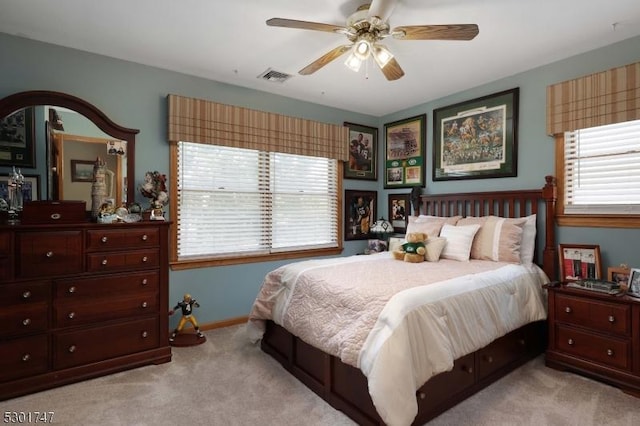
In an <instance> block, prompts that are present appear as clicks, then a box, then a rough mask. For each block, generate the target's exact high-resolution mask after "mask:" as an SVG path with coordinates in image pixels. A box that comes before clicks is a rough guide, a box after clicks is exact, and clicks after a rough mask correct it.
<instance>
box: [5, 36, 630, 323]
mask: <svg viewBox="0 0 640 426" xmlns="http://www.w3.org/2000/svg"><path fill="white" fill-rule="evenodd" d="M637 46H640V38H635V39H631V40H627V41H625V42H622V43H618V44H616V45H613V46H609V47H606V48H604V49H600V50H597V51H594V52H590V53H587V54H584V55H579V56H576V57H573V58H570V59H568V60H565V61H561V62H558V63H555V64H551V65H548V66H544V67H541V68H537V69H535V70H531V71H528V72H525V73H522V74H518V75H516V76H512V77H509V78H506V79H503V80H500V81H497V82H494V83H491V84H488V85H485V86H482V87H478V88H475V89H472V90H468V91H465V92H462V93H457V94H453V95H451V96H448V97H446V98H443V99H439V100H437V101H435V102H429V103H426V104H423V105H419V106H416V107H413V108H410V109H408V110H405V111H400V112H397V113H394V114H392V115H388V116H385V117H372V116H367V115H362V114H358V113H355V112H351V111H344V110H338V109H334V108H328V107H324V106H320V105H316V104H312V103H307V102H302V101H298V100H292V99H289V98H285V97H281V96H276V95H272V94H268V93H263V92H259V91H255V90H251V89H245V88H241V87H236V86H231V85H228V84H223V83H218V82H215V81H210V80H205V79H202V78H197V77H191V76H188V75H184V74H179V73H175V72H171V71H166V70H160V69H157V68H152V67H147V66H143V65H138V64H134V63H130V62H124V61H119V60H114V59H110V58H106V57H103V56H98V55H93V54H89V53H85V52H80V51H76V50H71V49H66V48H62V47H57V46H52V45H48V44H44V43H39V42H34V41H30V40H26V39H22V38H17V37H13V36H9V35H5V34H0V97H4V96H6V95H9V94H12V93H15V92H19V91H24V90H55V91H60V92H66V93H69V94H72V95H74V96H77V97H80V98H83V99H85V100H87V101H88V102H90V103H92V104H94V105H95V106H96V107H98V108H100V109H102V110H103V111H104V112H105V113H106V114H107V115H108V116H109V117H110V118H111V119H112V120H113V121H115V122H116V123H118V124H120V125H122V126H124V127H131V128H137V129H140V133H139V135H138V138H137V139H136V182H140V181H142V178H143V176H144V172H145V171H147V170H160V171H169V169H170V167H169V147H168V144H167V137H166V127H167V124H166V117H167V108H166V96H167V94H169V93H173V94H178V95H182V96H190V97H196V98H203V99H209V100H213V101H216V102H221V103H226V104H232V105H239V106H244V107H248V108H253V109H258V110H265V111H272V112H276V113H281V114H286V115H291V116H297V117H302V118H308V119H312V120H317V121H323V122H329V123H335V124H341V123H342V122H344V121H349V122H354V123H359V124H363V125H369V126H374V127H378V129H379V135H380V143H379V157H378V158H383V157H382V155H383V152H382V151H383V147H384V143H383V142H384V140H383V137H382V136H383V126H384V123H388V122H391V121H394V120H397V119H402V118H406V117H410V116H413V115H416V114H422V113H427V119H428V120H427V123H428V124H427V142H428V143H427V158H428V161H427V165H428V167H427V174H428V176H427V188H426V190H425V191H427V192H454V191H474V190H485V189H487V190H488V189H522V188H537V187H541V186H542V184H543V183H544V182H543V176H544V175H546V174H553V171H554V162H553V154H554V151H553V141H552V140H551V139H550V138H549V137H548V136H547V135H546V134H545V97H546V92H545V88H546V86H547V85H548V84H550V83H555V82H558V81H562V80H566V79H569V78H573V77H576V76H580V75H584V74H588V73H591V72H596V71H602V70H605V69H607V68H611V67H614V66H619V65H624V64H627V63H630V62H634V61H637V60H639V59H640V50H639V48H638V47H637ZM512 87H520V120H519V146H518V150H519V153H518V157H519V163H518V177H516V178H503V179H484V180H475V181H460V182H437V183H434V182H432V181H431V161H430V158H431V152H432V128H433V127H432V122H431V120H432V112H433V109H434V108H438V107H440V106H445V105H450V104H452V103H456V102H460V101H464V100H468V99H473V98H475V97H479V96H483V95H487V94H491V93H494V92H498V91H501V90H505V89H510V88H512ZM31 172H34V171H29V170H25V171H24V173H31ZM0 173H3V172H2V170H0ZM378 173H379V175H380V173H381V170H379V171H378ZM344 187H345V189H362V190H378V198H379V203H378V207H379V212H382V214H385V215H386V211H387V192H383V182H382V179H379V180H378V182H371V181H354V180H345V183H344ZM396 192H408V190H404V191H396ZM138 201H141V202H144V201H145V200H144V199H142V198H141V197H140V199H138ZM639 234H640V233H639V232H638V231H637V230H631V231H630V230H617V229H584V228H561V229H559V232H558V235H559V241H560V242H570V243H593V244H600V246H601V248H602V254H603V264H604V265H605V266H606V265H611V264H618V263H620V262H625V263H629V264H630V265H635V266H640V253H639V252H638V251H637V250H634V248H635V246H634V244H633V242H634V241H635V240H636V239H638V236H639ZM363 248H364V242H362V241H347V242H345V251H344V254H345V255H349V254H354V253H357V252H359V251H361V250H362V249H363ZM283 263H284V262H265V263H257V264H248V265H242V266H226V267H216V268H202V269H192V270H188V271H176V272H173V271H172V272H171V274H170V300H171V301H172V304H173V303H175V302H176V301H178V300H180V299H181V298H182V294H183V293H185V292H187V291H188V292H190V293H192V294H193V295H194V296H195V297H197V298H198V300H199V301H200V302H201V305H202V307H201V308H200V309H199V312H197V315H198V319H199V320H200V322H204V323H206V322H214V321H220V320H224V319H228V318H234V317H238V316H243V315H246V314H247V313H248V311H249V309H250V307H251V304H252V302H253V300H254V298H255V295H256V293H257V291H258V288H259V286H260V284H261V282H262V279H263V277H264V275H265V274H266V273H267V272H268V271H270V270H272V269H274V268H275V267H277V266H279V265H281V264H283ZM175 320H176V319H175V318H174V319H173V322H172V324H175Z"/></svg>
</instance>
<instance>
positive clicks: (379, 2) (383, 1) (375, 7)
mask: <svg viewBox="0 0 640 426" xmlns="http://www.w3.org/2000/svg"><path fill="white" fill-rule="evenodd" d="M396 3H397V0H373V1H372V2H371V5H370V6H369V13H368V16H369V17H372V16H377V17H378V18H380V20H381V21H382V22H386V21H387V20H388V19H389V16H391V13H392V12H393V9H394V8H395V7H396Z"/></svg>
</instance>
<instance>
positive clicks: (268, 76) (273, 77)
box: [258, 68, 292, 83]
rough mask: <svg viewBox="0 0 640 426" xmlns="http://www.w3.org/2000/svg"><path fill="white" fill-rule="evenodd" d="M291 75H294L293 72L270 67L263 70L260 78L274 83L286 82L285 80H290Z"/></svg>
mask: <svg viewBox="0 0 640 426" xmlns="http://www.w3.org/2000/svg"><path fill="white" fill-rule="evenodd" d="M291 77H292V76H291V74H287V73H284V72H280V71H275V70H272V69H271V68H269V69H268V70H266V71H265V72H263V73H262V74H260V75H259V76H258V78H261V79H263V80H267V81H272V82H274V83H284V82H285V81H287V80H289V79H290V78H291Z"/></svg>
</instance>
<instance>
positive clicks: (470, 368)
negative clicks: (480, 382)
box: [462, 366, 473, 374]
mask: <svg viewBox="0 0 640 426" xmlns="http://www.w3.org/2000/svg"><path fill="white" fill-rule="evenodd" d="M462 371H465V372H467V373H469V374H473V367H467V366H463V367H462Z"/></svg>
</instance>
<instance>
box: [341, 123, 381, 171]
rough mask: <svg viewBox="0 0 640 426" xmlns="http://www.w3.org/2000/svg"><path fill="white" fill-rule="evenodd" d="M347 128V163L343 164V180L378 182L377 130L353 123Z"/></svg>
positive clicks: (347, 125)
mask: <svg viewBox="0 0 640 426" xmlns="http://www.w3.org/2000/svg"><path fill="white" fill-rule="evenodd" d="M344 125H345V126H346V127H348V128H349V161H347V162H345V163H344V178H345V179H362V180H378V162H377V159H378V129H376V128H375V127H369V126H363V125H361V124H355V123H344Z"/></svg>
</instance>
